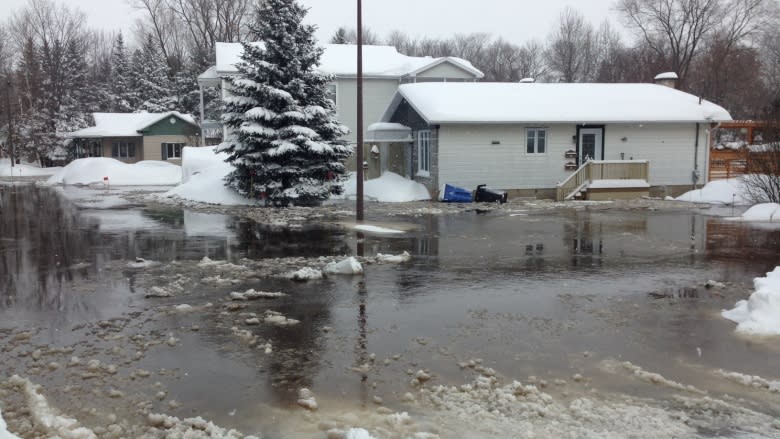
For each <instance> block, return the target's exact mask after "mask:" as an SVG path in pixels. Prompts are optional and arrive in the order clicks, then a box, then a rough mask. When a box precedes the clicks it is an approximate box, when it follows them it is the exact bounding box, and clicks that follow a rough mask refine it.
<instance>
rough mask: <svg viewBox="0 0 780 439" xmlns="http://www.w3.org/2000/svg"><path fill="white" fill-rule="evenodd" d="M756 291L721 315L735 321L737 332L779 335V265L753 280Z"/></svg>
mask: <svg viewBox="0 0 780 439" xmlns="http://www.w3.org/2000/svg"><path fill="white" fill-rule="evenodd" d="M753 284H754V286H755V289H756V291H755V292H754V293H753V294H751V295H750V298H749V299H748V300H740V301H739V302H737V304H736V306H735V307H734V309H732V310H730V311H723V312H722V315H723V317H725V318H727V319H729V320H731V321H733V322H736V323H737V332H742V333H745V334H754V335H780V267H777V268H775V270H774V271H772V272H770V273H767V275H766V277H758V278H756V279H755V280H754V281H753Z"/></svg>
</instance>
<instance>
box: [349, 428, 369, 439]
mask: <svg viewBox="0 0 780 439" xmlns="http://www.w3.org/2000/svg"><path fill="white" fill-rule="evenodd" d="M347 439H376V438H374V436H371V434H370V433H369V432H368V431H367V430H365V429H362V428H353V429H350V430H349V431H347Z"/></svg>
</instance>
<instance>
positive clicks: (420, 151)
mask: <svg viewBox="0 0 780 439" xmlns="http://www.w3.org/2000/svg"><path fill="white" fill-rule="evenodd" d="M417 174H418V175H422V176H428V175H430V174H431V132H430V131H429V130H421V131H418V132H417Z"/></svg>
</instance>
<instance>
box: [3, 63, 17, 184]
mask: <svg viewBox="0 0 780 439" xmlns="http://www.w3.org/2000/svg"><path fill="white" fill-rule="evenodd" d="M5 86H6V87H5V115H6V118H7V119H8V132H7V133H6V135H7V136H8V139H7V142H8V144H9V145H11V176H13V175H14V165H15V164H16V149H15V146H14V139H13V124H12V123H11V77H10V76H8V77H7V78H6V84H5Z"/></svg>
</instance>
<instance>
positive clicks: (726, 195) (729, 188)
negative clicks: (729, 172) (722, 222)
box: [677, 178, 751, 205]
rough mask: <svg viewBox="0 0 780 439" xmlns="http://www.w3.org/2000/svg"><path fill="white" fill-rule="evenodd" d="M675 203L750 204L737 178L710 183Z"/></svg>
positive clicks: (679, 198)
mask: <svg viewBox="0 0 780 439" xmlns="http://www.w3.org/2000/svg"><path fill="white" fill-rule="evenodd" d="M677 201H689V202H692V203H707V204H732V203H733V204H737V205H749V204H751V203H750V201H749V200H747V199H746V198H745V196H744V186H743V182H742V180H741V179H739V178H731V179H728V180H717V181H711V182H709V183H707V184H706V185H705V186H704V187H703V188H701V189H696V190H693V191H690V192H686V193H684V194H682V195H681V196H679V197H677Z"/></svg>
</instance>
